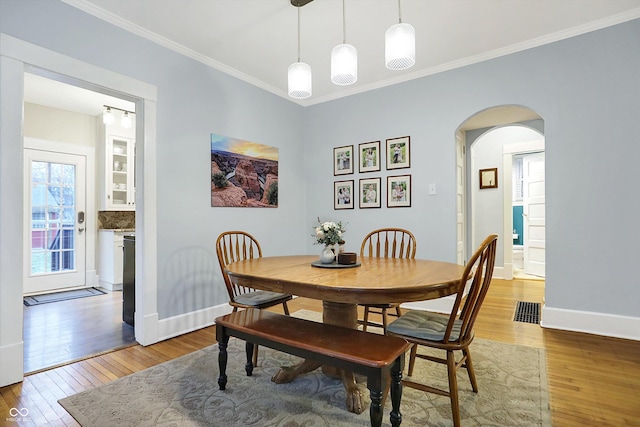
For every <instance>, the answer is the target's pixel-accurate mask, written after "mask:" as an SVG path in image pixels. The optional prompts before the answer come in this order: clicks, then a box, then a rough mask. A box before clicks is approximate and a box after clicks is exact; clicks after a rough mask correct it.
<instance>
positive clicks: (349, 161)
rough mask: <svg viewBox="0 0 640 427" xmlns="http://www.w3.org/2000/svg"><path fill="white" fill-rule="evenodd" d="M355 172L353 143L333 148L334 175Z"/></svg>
mask: <svg viewBox="0 0 640 427" xmlns="http://www.w3.org/2000/svg"><path fill="white" fill-rule="evenodd" d="M350 173H353V145H346V146H344V147H336V148H334V149H333V175H334V176H335V175H346V174H350Z"/></svg>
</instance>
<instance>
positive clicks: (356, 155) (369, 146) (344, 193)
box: [333, 136, 411, 210]
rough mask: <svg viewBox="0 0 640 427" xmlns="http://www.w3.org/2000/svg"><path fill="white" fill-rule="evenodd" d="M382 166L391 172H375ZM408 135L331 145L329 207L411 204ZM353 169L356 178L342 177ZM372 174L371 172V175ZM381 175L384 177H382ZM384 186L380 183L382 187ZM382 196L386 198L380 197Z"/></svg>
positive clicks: (408, 205)
mask: <svg viewBox="0 0 640 427" xmlns="http://www.w3.org/2000/svg"><path fill="white" fill-rule="evenodd" d="M383 164H384V166H385V170H386V171H390V172H389V173H393V175H388V176H386V177H383V176H375V173H376V172H378V173H381V172H382V165H383ZM410 168H411V137H410V136H401V137H396V138H389V139H386V140H385V143H384V144H382V141H369V142H363V143H359V144H358V145H357V147H356V146H355V145H346V146H341V147H335V148H334V149H333V175H334V176H335V177H339V178H340V179H339V180H337V181H334V183H333V200H334V202H333V207H334V209H336V210H340V209H354V208H355V206H358V208H360V209H374V208H381V207H382V206H386V207H387V208H402V207H411V174H408V173H405V174H401V173H402V171H396V170H397V169H410ZM356 170H357V173H358V175H359V176H358V179H357V180H356V179H346V178H348V175H354V174H355V173H356V172H355V171H356ZM371 175H374V176H371ZM383 178H384V179H383ZM383 186H384V187H383ZM383 199H386V201H383Z"/></svg>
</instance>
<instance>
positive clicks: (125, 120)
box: [120, 111, 132, 129]
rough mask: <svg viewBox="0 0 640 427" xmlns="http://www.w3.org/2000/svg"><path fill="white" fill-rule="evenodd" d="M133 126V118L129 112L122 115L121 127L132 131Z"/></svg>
mask: <svg viewBox="0 0 640 427" xmlns="http://www.w3.org/2000/svg"><path fill="white" fill-rule="evenodd" d="M131 125H132V120H131V116H130V115H129V112H128V111H125V112H124V114H123V115H122V118H121V119H120V126H122V127H123V128H125V129H130V128H131Z"/></svg>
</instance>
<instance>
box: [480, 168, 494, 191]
mask: <svg viewBox="0 0 640 427" xmlns="http://www.w3.org/2000/svg"><path fill="white" fill-rule="evenodd" d="M485 188H498V168H489V169H480V189H481V190H483V189H485Z"/></svg>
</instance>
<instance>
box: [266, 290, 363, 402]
mask: <svg viewBox="0 0 640 427" xmlns="http://www.w3.org/2000/svg"><path fill="white" fill-rule="evenodd" d="M322 321H323V322H324V323H329V324H331V325H338V326H343V327H346V328H351V329H356V328H357V327H358V306H357V305H356V304H343V303H336V302H331V301H323V303H322ZM318 367H320V363H318V362H315V361H313V360H305V361H303V362H302V363H300V364H298V365H295V366H285V367H282V368H280V370H279V371H278V372H277V373H276V374H275V375H274V376H273V377H272V378H271V381H273V382H275V383H277V384H283V383H288V382H291V381H293V380H294V379H295V378H296V377H297V376H298V375H302V374H304V373H307V372H311V371H313V370H315V369H317V368H318ZM322 372H323V373H324V374H325V375H327V376H330V377H333V378H340V379H342V383H343V384H344V389H345V394H346V396H347V398H346V406H347V410H348V411H349V412H353V413H356V414H361V413H362V412H364V410H365V404H364V396H363V394H362V392H361V391H360V389H358V386H357V385H356V379H355V375H354V374H353V373H352V372H346V371H342V370H340V369H336V368H334V367H332V366H322Z"/></svg>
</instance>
